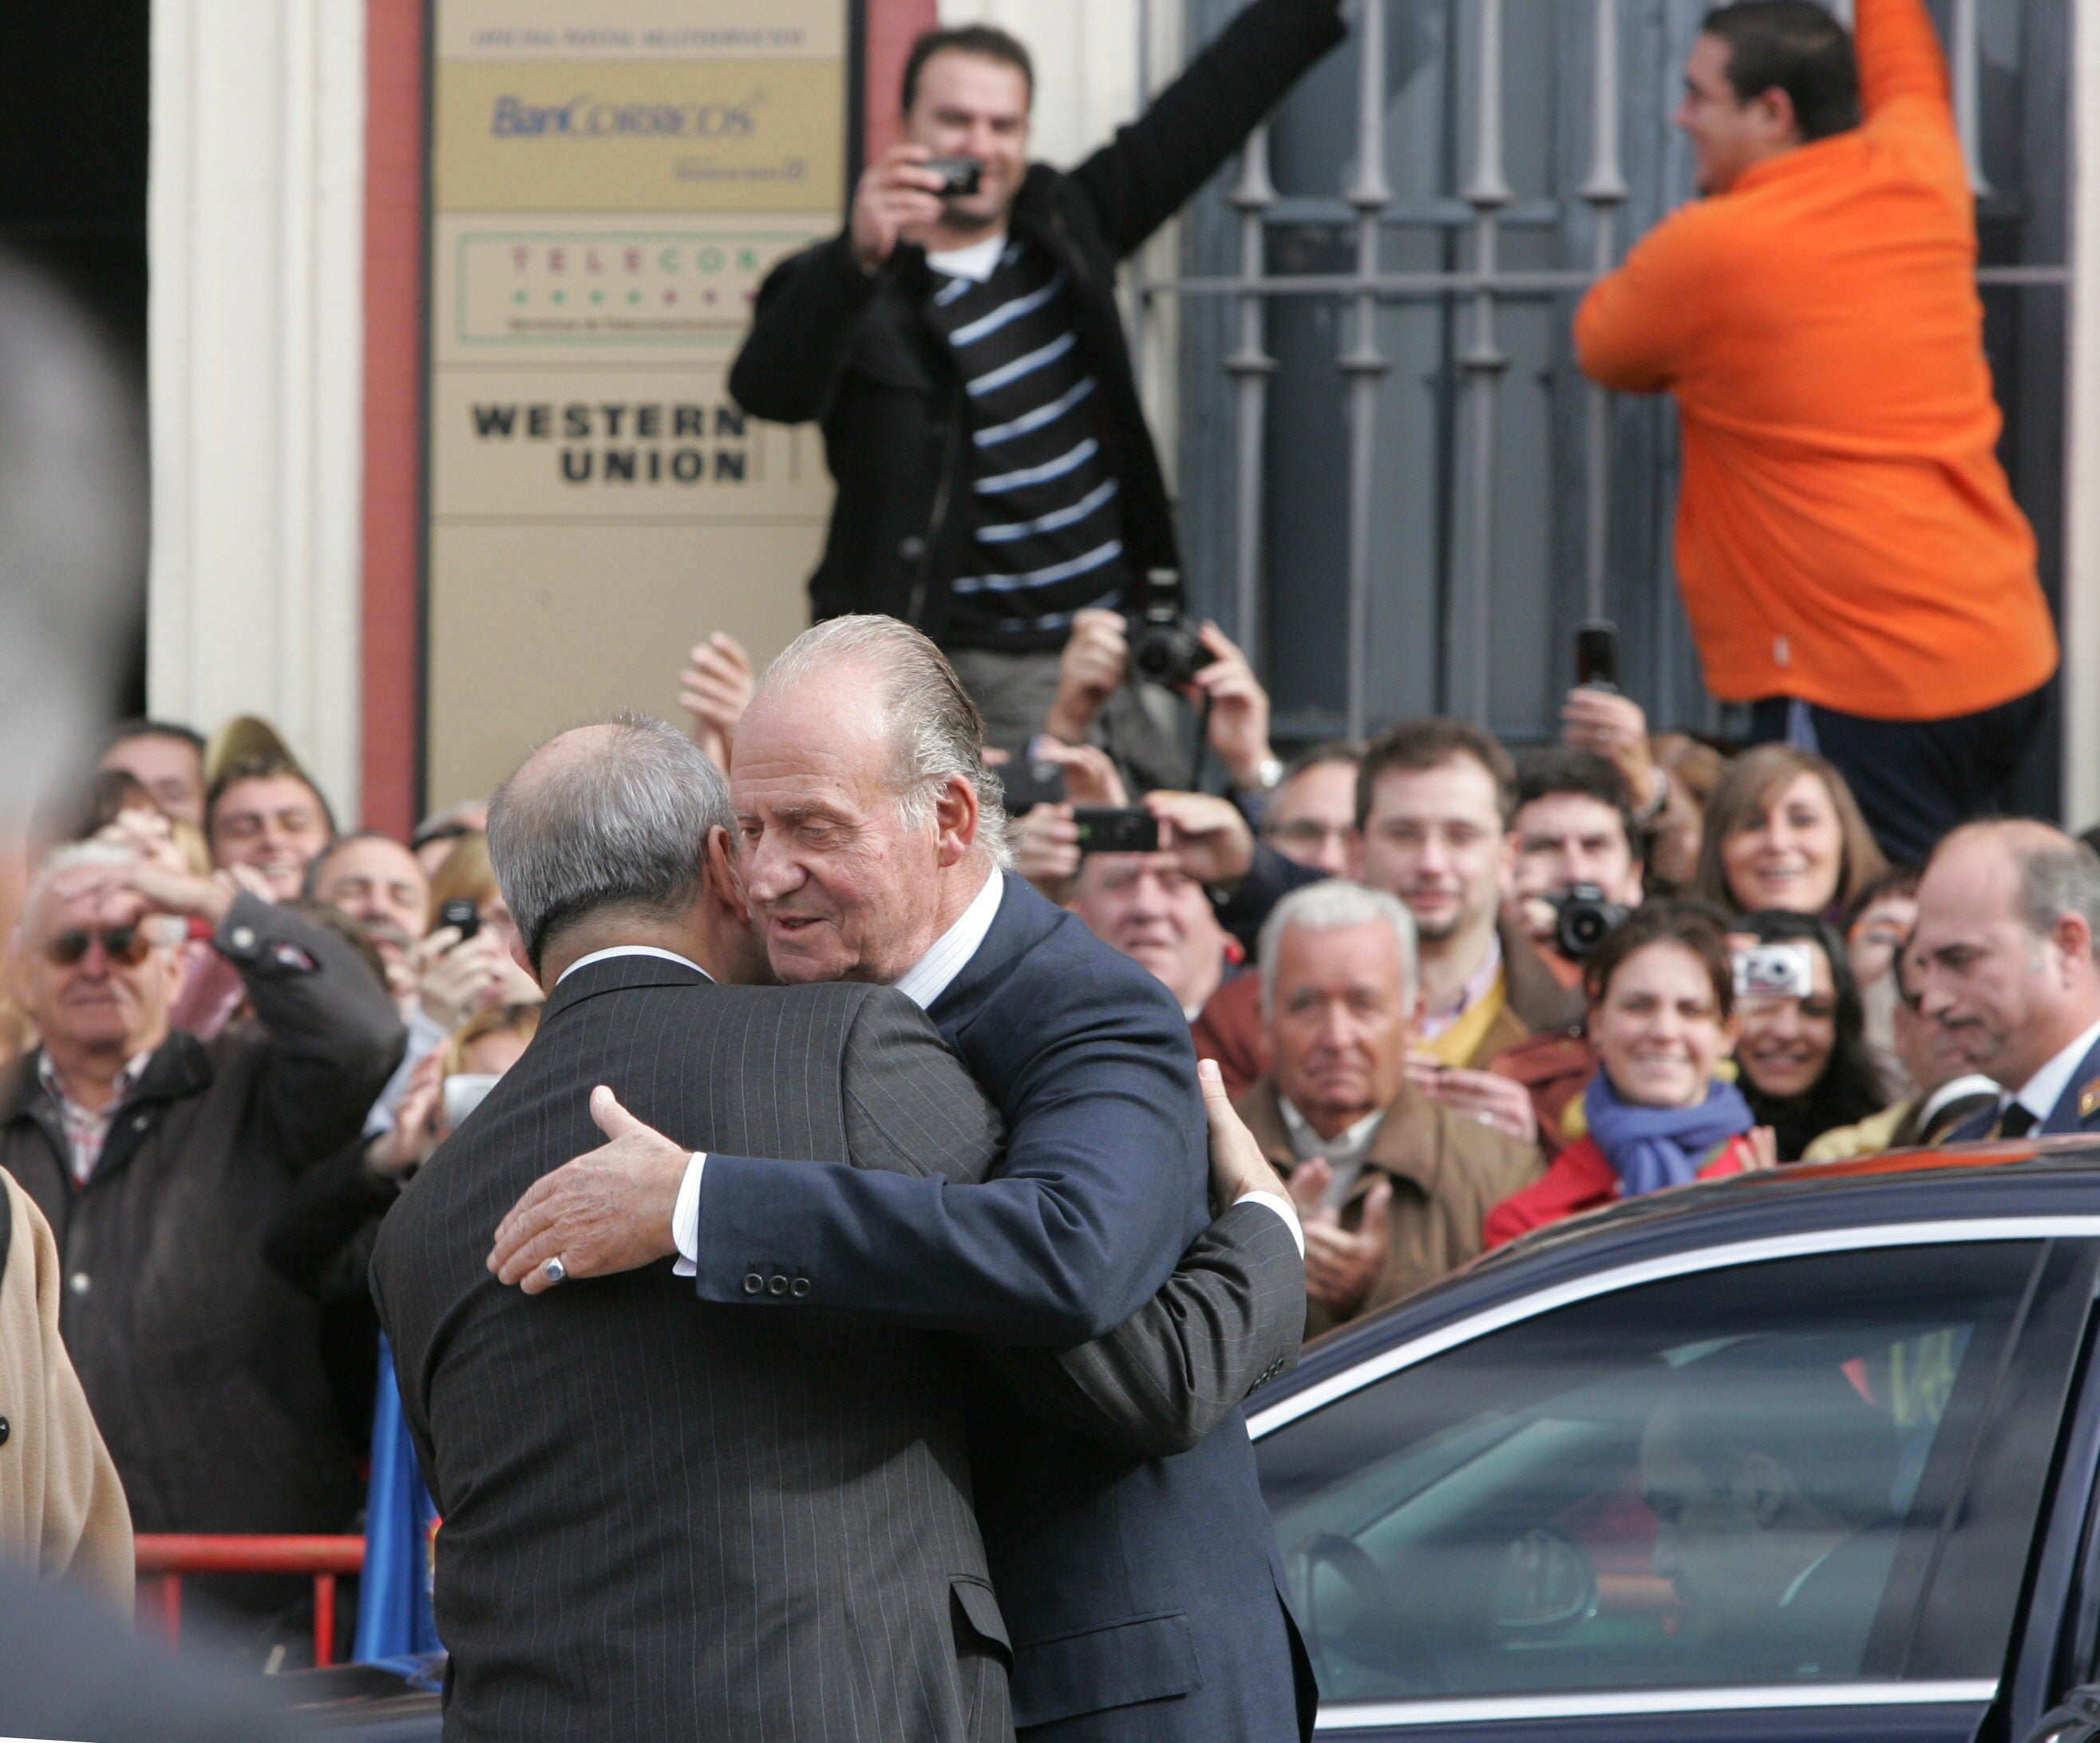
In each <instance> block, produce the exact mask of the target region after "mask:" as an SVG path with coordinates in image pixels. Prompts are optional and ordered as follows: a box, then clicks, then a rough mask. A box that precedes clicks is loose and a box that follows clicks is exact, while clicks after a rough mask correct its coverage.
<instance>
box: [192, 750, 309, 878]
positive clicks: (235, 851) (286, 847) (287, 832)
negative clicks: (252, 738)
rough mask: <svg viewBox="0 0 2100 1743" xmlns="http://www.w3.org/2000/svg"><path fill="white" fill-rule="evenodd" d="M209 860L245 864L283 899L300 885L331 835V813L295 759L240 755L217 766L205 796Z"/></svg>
mask: <svg viewBox="0 0 2100 1743" xmlns="http://www.w3.org/2000/svg"><path fill="white" fill-rule="evenodd" d="M204 814H205V840H206V841H209V842H210V845H211V858H212V863H213V864H214V865H216V866H218V867H220V868H221V869H222V870H223V869H226V868H227V867H233V866H245V867H248V869H249V871H250V872H254V874H255V875H256V876H258V877H260V878H261V879H262V881H263V882H264V883H265V884H267V885H268V886H269V889H270V894H271V898H273V899H274V900H276V901H279V902H289V901H290V900H291V899H292V898H293V897H294V896H297V895H298V894H300V893H301V892H302V890H303V889H305V887H306V881H307V867H308V866H310V865H311V864H312V863H313V862H314V860H315V858H316V857H317V856H318V855H319V854H320V850H321V849H323V848H324V847H326V846H327V845H329V842H331V841H333V840H334V839H335V814H334V813H333V812H332V811H331V810H329V802H328V801H327V800H326V799H324V798H323V797H322V796H321V791H320V788H318V787H316V786H315V785H314V783H312V782H311V781H310V780H309V779H307V776H306V773H305V771H304V770H302V769H300V768H299V766H298V765H297V764H296V763H292V762H288V761H285V760H284V759H283V758H281V757H243V758H242V759H240V761H237V762H235V763H234V764H232V766H230V767H228V768H226V769H223V770H221V771H220V772H219V774H218V779H216V780H214V782H213V783H212V785H211V791H210V793H209V794H208V795H206V796H205V813H204Z"/></svg>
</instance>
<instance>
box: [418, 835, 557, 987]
mask: <svg viewBox="0 0 2100 1743" xmlns="http://www.w3.org/2000/svg"><path fill="white" fill-rule="evenodd" d="M447 902H472V903H473V904H474V911H475V914H476V916H478V919H479V924H480V930H479V933H477V934H476V936H475V938H474V940H472V941H470V943H472V944H474V945H477V946H478V947H479V948H476V949H473V950H470V951H469V955H470V956H471V957H473V958H474V959H476V960H479V961H480V963H481V964H482V966H483V968H485V969H486V970H487V985H486V986H484V987H483V989H482V990H481V991H479V994H478V995H474V996H471V997H469V998H468V999H465V1000H464V1001H463V1002H462V1004H461V1010H463V1011H465V1012H469V1013H471V1012H474V1011H478V1010H483V1009H486V1008H489V1007H491V1006H494V1005H501V1004H538V1003H539V1002H540V997H541V996H542V995H541V994H540V989H539V987H538V986H536V985H535V984H534V982H533V980H532V977H531V976H530V975H529V974H527V973H526V972H525V971H524V970H523V969H521V968H520V967H518V962H517V960H516V958H515V957H514V956H513V955H512V954H511V949H510V947H511V946H512V945H513V944H514V942H517V938H518V927H517V924H516V923H515V922H514V920H512V919H511V918H510V906H509V904H507V903H506V902H505V901H504V899H503V892H502V891H501V890H500V889H497V888H496V867H494V866H493V865H492V864H491V863H489V858H488V837H487V836H484V835H464V836H461V837H460V838H459V840H458V841H457V842H455V843H454V844H453V845H452V851H451V852H450V853H449V854H446V855H445V859H444V863H443V864H442V865H441V866H439V867H438V869H437V872H436V874H435V876H433V877H432V878H431V879H430V926H431V932H430V937H428V938H426V939H424V941H423V942H422V945H421V947H420V948H419V949H418V951H417V955H416V965H417V972H418V973H421V972H423V971H424V970H426V969H428V968H429V967H430V964H432V963H434V962H435V960H437V959H438V958H439V957H440V956H443V955H447V954H448V953H449V952H450V951H452V950H453V949H454V947H457V945H458V944H459V943H460V936H459V933H457V931H455V930H454V929H452V928H451V927H449V926H448V925H446V924H444V913H445V904H446V903H447Z"/></svg>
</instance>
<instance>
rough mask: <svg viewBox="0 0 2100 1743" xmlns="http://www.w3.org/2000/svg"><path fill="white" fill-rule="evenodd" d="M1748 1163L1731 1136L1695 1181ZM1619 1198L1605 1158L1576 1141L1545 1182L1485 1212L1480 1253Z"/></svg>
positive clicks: (1746, 1152)
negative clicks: (1481, 1250)
mask: <svg viewBox="0 0 2100 1743" xmlns="http://www.w3.org/2000/svg"><path fill="white" fill-rule="evenodd" d="M1749 1165H1750V1141H1749V1138H1748V1137H1734V1138H1731V1139H1729V1140H1728V1141H1727V1143H1726V1144H1723V1145H1722V1146H1721V1148H1720V1149H1719V1150H1718V1151H1717V1152H1716V1153H1715V1154H1714V1159H1713V1160H1712V1161H1711V1162H1710V1163H1707V1164H1706V1166H1705V1167H1703V1168H1701V1170H1700V1171H1699V1178H1700V1179H1701V1180H1719V1179H1721V1178H1722V1177H1723V1176H1725V1175H1730V1174H1740V1173H1742V1172H1745V1170H1746V1169H1747V1168H1748V1167H1749ZM1618 1197H1619V1176H1618V1172H1617V1170H1616V1169H1614V1168H1613V1167H1612V1165H1611V1163H1608V1162H1607V1161H1605V1160H1604V1151H1602V1150H1601V1149H1598V1147H1597V1141H1596V1140H1595V1138H1593V1137H1588V1136H1585V1137H1581V1138H1577V1140H1576V1141H1575V1142H1573V1144H1571V1145H1568V1148H1567V1149H1564V1150H1563V1151H1561V1153H1560V1154H1559V1155H1558V1156H1555V1158H1553V1164H1552V1166H1551V1167H1549V1168H1548V1169H1547V1170H1546V1178H1545V1179H1544V1180H1537V1181H1534V1182H1533V1184H1532V1185H1529V1186H1527V1187H1525V1188H1524V1189H1523V1190H1522V1191H1521V1192H1513V1193H1511V1194H1510V1195H1509V1197H1507V1198H1505V1199H1503V1200H1502V1202H1501V1203H1500V1204H1498V1205H1497V1206H1496V1207H1494V1208H1493V1210H1492V1211H1489V1212H1488V1220H1487V1222H1486V1224H1485V1225H1484V1226H1483V1228H1482V1229H1481V1232H1480V1244H1481V1247H1482V1248H1483V1250H1484V1251H1485V1250H1491V1249H1493V1248H1494V1247H1500V1246H1502V1244H1503V1243H1504V1242H1508V1241H1514V1240H1515V1238H1517V1237H1518V1236H1519V1235H1520V1234H1529V1233H1531V1231H1532V1230H1533V1229H1543V1228H1544V1227H1545V1226H1546V1225H1547V1224H1548V1223H1557V1222H1560V1221H1561V1220H1563V1219H1564V1218H1566V1217H1569V1216H1581V1215H1582V1213H1583V1212H1584V1211H1597V1210H1602V1209H1603V1208H1604V1207H1605V1206H1606V1205H1608V1204H1616V1203H1617V1202H1618Z"/></svg>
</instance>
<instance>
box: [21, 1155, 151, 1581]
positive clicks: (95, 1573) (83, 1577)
mask: <svg viewBox="0 0 2100 1743" xmlns="http://www.w3.org/2000/svg"><path fill="white" fill-rule="evenodd" d="M59 1283H60V1275H59V1250H58V1243H57V1242H55V1241H54V1240H53V1239H52V1238H51V1225H50V1224H49V1223H47V1222H46V1221H45V1220H44V1218H43V1214H42V1212H41V1211H38V1208H37V1207H36V1206H35V1204H34V1203H33V1202H31V1200H30V1198H29V1194H27V1193H25V1192H24V1191H23V1190H22V1189H21V1188H20V1186H18V1185H15V1181H14V1180H13V1178H12V1177H11V1176H10V1175H9V1174H8V1173H7V1171H6V1170H5V1169H0V1418H4V1419H6V1421H7V1438H6V1439H5V1440H4V1441H0V1560H6V1561H11V1562H14V1563H15V1564H19V1565H20V1566H21V1567H23V1568H24V1569H27V1570H29V1571H30V1572H32V1573H38V1574H42V1575H44V1576H46V1577H47V1578H57V1577H60V1576H64V1577H65V1578H68V1579H70V1580H72V1581H73V1582H74V1583H75V1584H77V1586H80V1587H81V1588H82V1589H83V1590H84V1591H89V1592H91V1593H92V1594H94V1595H95V1596H96V1597H97V1598H99V1599H100V1600H104V1602H106V1603H109V1604H115V1605H116V1606H117V1607H118V1608H120V1609H121V1610H122V1611H124V1613H126V1614H127V1615H128V1614H130V1609H131V1598H132V1588H131V1577H132V1569H131V1513H130V1508H129V1507H126V1505H125V1502H124V1489H123V1486H122V1485H121V1484H120V1483H119V1482H118V1481H117V1466H116V1463H115V1462H114V1461H113V1460H112V1459H111V1458H110V1456H109V1449H108V1447H107V1446H105V1445H103V1442H102V1435H101V1433H100V1432H99V1430H98V1429H97V1428H96V1427H95V1418H94V1417H93V1416H92V1415H90V1414H89V1412H88V1408H87V1395H86V1393H85V1392H82V1390H81V1386H80V1377H79V1376H78V1375H76V1374H75V1373H74V1372H73V1363H72V1362H71V1361H68V1359H67V1357H66V1352H65V1345H64V1344H63V1343H61V1342H60V1339H59Z"/></svg>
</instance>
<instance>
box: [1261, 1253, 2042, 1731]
mask: <svg viewBox="0 0 2100 1743" xmlns="http://www.w3.org/2000/svg"><path fill="white" fill-rule="evenodd" d="M2035 1255H2036V1249H2035V1248H2034V1247H2032V1246H2020V1245H2014V1244H2011V1243H2006V1244H2001V1245H1997V1246H1982V1247H1960V1248H1923V1247H1917V1248H1907V1249H1901V1250H1894V1251H1881V1252H1873V1253H1866V1254H1857V1255H1832V1256H1829V1257H1818V1258H1813V1259H1802V1260H1783V1261H1778V1262H1775V1263H1769V1264H1759V1265H1755V1266H1744V1267H1738V1268H1734V1269H1727V1270H1721V1271H1710V1272H1705V1273H1696V1274H1694V1275H1692V1276H1687V1277H1679V1278H1674V1279H1671V1280H1670V1281H1668V1282H1659V1283H1654V1284H1649V1285H1647V1286H1643V1287H1639V1288H1636V1289H1630V1290H1626V1291H1621V1292H1618V1293H1616V1294H1612V1295H1605V1296H1602V1297H1599V1298H1597V1299H1594V1300H1588V1301H1585V1302H1582V1303H1580V1304H1575V1305H1573V1306H1570V1307H1568V1308H1563V1309H1561V1310H1560V1311H1559V1312H1556V1313H1547V1314H1544V1315H1542V1316H1540V1317H1537V1318H1534V1319H1531V1320H1528V1321H1525V1322H1521V1323H1520V1324H1517V1325H1515V1326H1511V1327H1509V1328H1508V1329H1507V1330H1502V1331H1499V1332H1496V1333H1493V1334H1492V1335H1489V1336H1485V1337H1483V1338H1480V1339H1477V1340H1476V1341H1474V1342H1471V1343H1469V1344H1462V1345H1461V1346H1460V1347H1458V1348H1455V1349H1453V1350H1451V1351H1449V1352H1446V1353H1445V1354H1443V1355H1440V1356H1438V1357H1434V1358H1432V1359H1431V1360H1429V1361H1425V1362H1423V1363H1421V1364H1419V1365H1418V1366H1412V1367H1410V1368H1406V1369H1404V1370H1401V1371H1400V1372H1397V1373H1395V1374H1392V1375H1389V1376H1387V1377H1386V1378H1384V1379H1380V1380H1379V1381H1376V1382H1374V1383H1372V1384H1370V1385H1369V1386H1367V1387H1365V1388H1364V1389H1362V1390H1361V1391H1359V1392H1355V1393H1353V1394H1352V1395H1350V1396H1348V1397H1345V1398H1343V1399H1342V1400H1340V1401H1338V1402H1336V1403H1335V1404H1333V1405H1329V1406H1327V1407H1326V1409H1324V1410H1319V1411H1317V1412H1315V1413H1313V1414H1310V1415H1308V1416H1307V1417H1304V1418H1303V1419H1299V1421H1296V1422H1294V1423H1289V1424H1287V1425H1286V1426H1285V1427H1282V1428H1281V1429H1279V1430H1277V1432H1274V1433H1273V1434H1271V1435H1269V1436H1267V1437H1266V1438H1264V1441H1262V1442H1261V1445H1260V1462H1261V1468H1262V1478H1263V1485H1264V1491H1265V1493H1266V1494H1267V1496H1268V1501H1269V1503H1270V1507H1271V1509H1272V1511H1273V1514H1274V1516H1275V1519H1276V1523H1277V1535H1278V1538H1279V1540H1280V1542H1281V1543H1282V1548H1283V1550H1284V1552H1285V1557H1286V1565H1287V1567H1288V1569H1289V1573H1290V1580H1291V1584H1292V1588H1293V1590H1292V1598H1293V1601H1294V1604H1295V1606H1296V1608H1297V1610H1298V1613H1299V1619H1300V1621H1301V1622H1302V1623H1303V1624H1304V1627H1305V1631H1306V1634H1307V1636H1308V1645H1309V1647H1310V1648H1311V1649H1312V1653H1313V1657H1314V1661H1315V1666H1316V1669H1317V1671H1318V1674H1319V1676H1320V1680H1321V1692H1322V1695H1323V1697H1324V1698H1325V1699H1326V1701H1330V1702H1337V1701H1339V1702H1348V1701H1396V1700H1397V1701H1409V1700H1422V1699H1433V1698H1436V1697H1440V1696H1456V1695H1467V1696H1479V1695H1485V1694H1510V1693H1532V1692H1549V1691H1563V1690H1565V1691H1574V1690H1602V1689H1628V1688H1657V1687H1682V1686H1686V1685H1692V1684H1701V1683H1706V1684H1725V1685H1736V1686H1740V1685H1746V1684H1758V1685H1762V1684H1770V1683H1794V1682H1801V1681H1846V1680H1859V1679H1889V1678H1895V1677H1900V1676H1904V1675H1916V1674H1919V1672H1918V1668H1917V1667H1915V1666H1909V1665H1908V1663H1907V1654H1908V1644H1909V1634H1910V1630H1909V1626H1908V1624H1909V1621H1910V1618H1911V1617H1913V1614H1914V1613H1915V1611H1916V1607H1917V1600H1918V1595H1919V1594H1920V1592H1921V1590H1922V1587H1923V1583H1924V1581H1925V1579H1926V1575H1927V1573H1928V1571H1929V1568H1930V1563H1931V1561H1932V1559H1933V1550H1934V1546H1935V1540H1936V1539H1937V1538H1939V1534H1940V1533H1941V1530H1942V1528H1943V1526H1944V1525H1946V1524H1947V1523H1948V1520H1950V1519H1951V1518H1952V1511H1953V1507H1954V1503H1955V1501H1956V1499H1957V1496H1958V1493H1959V1489H1960V1485H1961V1474H1962V1467H1963V1465H1964V1463H1965V1453H1966V1451H1967V1450H1968V1449H1969V1448H1970V1447H1971V1446H1972V1445H1973V1444H1974V1437H1975V1428H1976V1425H1977V1424H1978V1423H1979V1421H1980V1420H1981V1419H1982V1413H1983V1410H1985V1409H1986V1401H1987V1398H1988V1395H1989V1393H1990V1392H1991V1390H1992V1384H1993V1380H1994V1376H1995V1375H1996V1373H1997V1371H1998V1365H1997V1360H1996V1358H1997V1355H1998V1352H2000V1351H2001V1349H2002V1348H2003V1347H2004V1344H2005V1336H2006V1333H2007V1330H2008V1326H2009V1325H2010V1322H2011V1319H2012V1317H2013V1314H2014V1309H2015V1308H2016V1305H2017V1304H2018V1300H2020V1297H2021V1293H2022V1288H2023V1284H2024V1282H2025V1280H2026V1278H2027V1276H2028V1274H2029V1273H2030V1272H2031V1271H2032V1266H2033V1264H2034V1261H2035Z"/></svg>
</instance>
